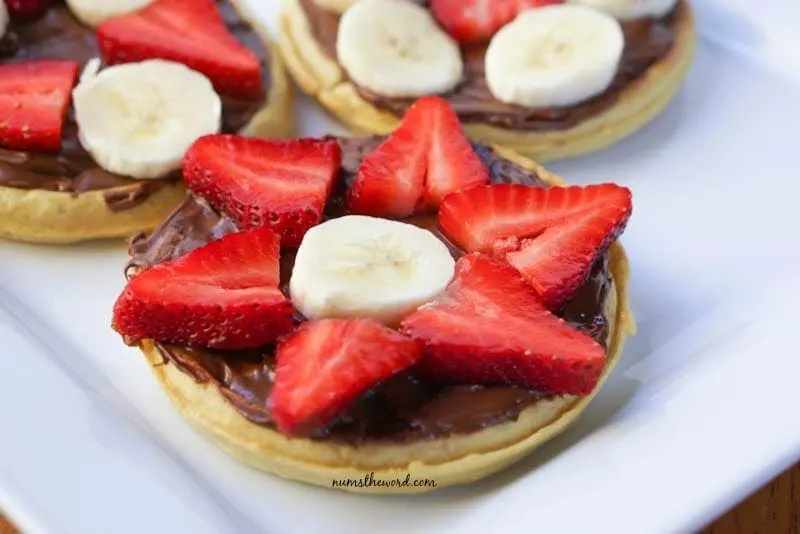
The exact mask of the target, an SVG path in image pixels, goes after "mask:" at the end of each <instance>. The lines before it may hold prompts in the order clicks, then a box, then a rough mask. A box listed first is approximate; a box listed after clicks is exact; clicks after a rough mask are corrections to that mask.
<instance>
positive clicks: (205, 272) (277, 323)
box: [113, 228, 294, 349]
mask: <svg viewBox="0 0 800 534" xmlns="http://www.w3.org/2000/svg"><path fill="white" fill-rule="evenodd" d="M279 277H280V274H279V238H278V236H277V235H276V234H275V233H274V232H273V231H272V230H270V229H269V228H260V229H257V230H250V231H247V232H239V233H234V234H228V235H226V236H225V237H223V238H222V239H220V240H218V241H213V242H211V243H209V244H208V245H206V246H204V247H201V248H198V249H195V250H193V251H192V252H190V253H188V254H187V255H185V256H183V257H182V258H179V259H177V260H173V261H169V262H166V263H162V264H159V265H156V266H155V267H152V268H150V269H148V270H146V271H144V272H142V273H141V274H139V275H137V276H136V277H134V278H133V279H132V280H131V281H130V282H129V283H128V286H127V287H126V288H125V290H124V291H123V292H122V294H121V295H120V297H119V299H118V300H117V303H116V304H115V306H114V318H113V327H114V329H115V330H116V331H117V332H119V333H120V334H122V335H123V336H125V338H126V341H127V342H129V343H136V342H138V341H141V340H142V339H154V340H156V341H160V342H163V343H180V344H184V345H189V346H193V347H211V348H216V349H242V348H248V347H260V346H262V345H266V344H268V343H272V342H274V341H275V340H276V339H278V337H280V336H282V335H283V334H285V333H287V332H288V331H289V330H291V329H292V327H293V326H294V319H293V317H292V315H293V313H294V310H293V308H292V303H291V302H290V301H289V300H288V299H287V298H286V297H284V296H283V294H282V293H281V292H280V290H279V289H278V283H279Z"/></svg>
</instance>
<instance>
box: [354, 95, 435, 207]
mask: <svg viewBox="0 0 800 534" xmlns="http://www.w3.org/2000/svg"><path fill="white" fill-rule="evenodd" d="M428 119H429V117H427V116H426V115H425V114H423V113H421V110H419V109H418V108H417V107H416V106H412V107H411V109H409V110H408V112H407V113H406V115H405V117H403V120H402V122H401V123H400V126H398V127H397V129H395V130H394V131H393V132H392V133H391V134H389V136H388V137H387V138H386V140H385V141H384V142H383V143H381V144H380V145H378V147H377V148H376V149H375V150H373V151H372V152H371V153H370V154H369V155H368V156H367V157H366V158H364V161H363V162H362V163H361V166H360V167H359V168H358V173H357V174H356V177H355V179H354V180H353V185H352V186H351V187H350V190H349V191H348V195H347V205H348V208H349V209H350V211H351V212H352V213H358V214H362V215H375V216H382V217H393V218H397V219H403V218H405V217H408V216H410V215H411V214H412V213H414V210H415V209H416V208H417V205H418V204H419V203H420V199H422V195H423V193H424V190H425V189H424V188H425V167H426V163H427V162H426V160H427V157H428V130H429V128H430V121H429V120H428Z"/></svg>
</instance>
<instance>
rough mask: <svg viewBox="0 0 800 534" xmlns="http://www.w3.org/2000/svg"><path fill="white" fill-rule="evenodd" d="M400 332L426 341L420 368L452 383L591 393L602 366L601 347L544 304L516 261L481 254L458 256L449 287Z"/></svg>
mask: <svg viewBox="0 0 800 534" xmlns="http://www.w3.org/2000/svg"><path fill="white" fill-rule="evenodd" d="M401 331H402V332H404V333H405V334H407V335H409V336H411V338H413V339H414V340H416V341H417V342H418V343H420V344H421V345H422V346H423V352H424V358H423V360H422V362H421V363H420V364H419V366H418V368H419V372H421V373H423V374H424V375H425V376H427V377H429V378H431V379H434V380H439V381H443V382H447V383H461V384H484V385H491V384H509V385H515V386H520V387H525V388H529V389H537V390H540V391H544V392H546V393H552V394H576V395H586V394H588V393H589V392H591V391H592V390H593V389H594V387H595V386H596V385H597V380H598V379H599V377H600V374H601V373H602V371H603V366H604V365H605V351H604V349H603V347H602V346H600V345H599V344H598V343H597V342H596V341H594V340H593V339H592V338H591V337H589V336H588V335H586V334H584V333H583V332H580V331H578V330H576V329H574V328H572V327H571V326H569V325H568V324H566V323H565V322H564V321H563V320H561V319H559V318H558V317H556V316H555V315H553V314H552V313H550V312H549V311H548V310H546V309H545V308H544V307H543V306H542V304H541V303H540V302H539V300H538V298H537V295H536V293H535V292H534V291H533V290H532V289H531V288H530V286H528V284H526V283H525V281H524V280H522V278H521V277H520V276H519V273H517V272H516V271H515V270H514V269H513V268H512V267H511V266H509V265H508V264H506V263H504V262H501V261H499V260H496V259H493V258H491V257H489V256H486V255H484V254H469V255H466V256H463V257H461V258H460V259H459V260H458V262H457V263H456V272H455V277H454V278H453V281H452V282H451V283H450V285H449V286H448V288H447V290H446V291H445V293H444V294H443V295H442V296H440V297H439V299H438V300H437V301H435V302H434V303H432V304H429V305H426V306H423V307H421V308H419V309H418V310H417V311H416V312H414V313H412V314H411V315H409V316H408V317H406V318H405V319H404V320H403V323H402V326H401Z"/></svg>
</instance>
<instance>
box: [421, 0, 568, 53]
mask: <svg viewBox="0 0 800 534" xmlns="http://www.w3.org/2000/svg"><path fill="white" fill-rule="evenodd" d="M563 1H564V0H432V1H431V10H432V11H433V15H434V17H436V20H438V21H439V24H441V25H442V27H443V28H444V29H445V31H446V32H447V33H449V34H450V35H451V36H452V37H453V38H454V39H455V40H456V41H458V42H460V43H462V44H467V43H476V42H484V41H488V40H490V39H491V38H492V36H493V35H494V34H495V33H497V31H498V30H499V29H500V28H502V27H503V26H505V25H506V24H508V23H509V22H511V21H512V20H514V19H515V18H516V16H517V15H518V14H519V13H520V12H521V11H522V10H524V9H530V8H535V7H542V6H546V5H551V4H561V3H563Z"/></svg>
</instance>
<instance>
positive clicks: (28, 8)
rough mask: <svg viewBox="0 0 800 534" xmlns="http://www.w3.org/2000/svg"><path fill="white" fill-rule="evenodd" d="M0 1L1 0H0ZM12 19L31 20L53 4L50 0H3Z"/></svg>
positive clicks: (42, 13) (0, 0)
mask: <svg viewBox="0 0 800 534" xmlns="http://www.w3.org/2000/svg"><path fill="white" fill-rule="evenodd" d="M0 2H2V0H0ZM5 3H6V7H7V8H8V14H9V15H10V16H11V19H12V20H20V21H26V20H33V19H35V18H38V17H40V16H42V15H44V13H45V11H47V9H48V8H49V7H50V6H51V5H52V4H53V1H52V0H5Z"/></svg>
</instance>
